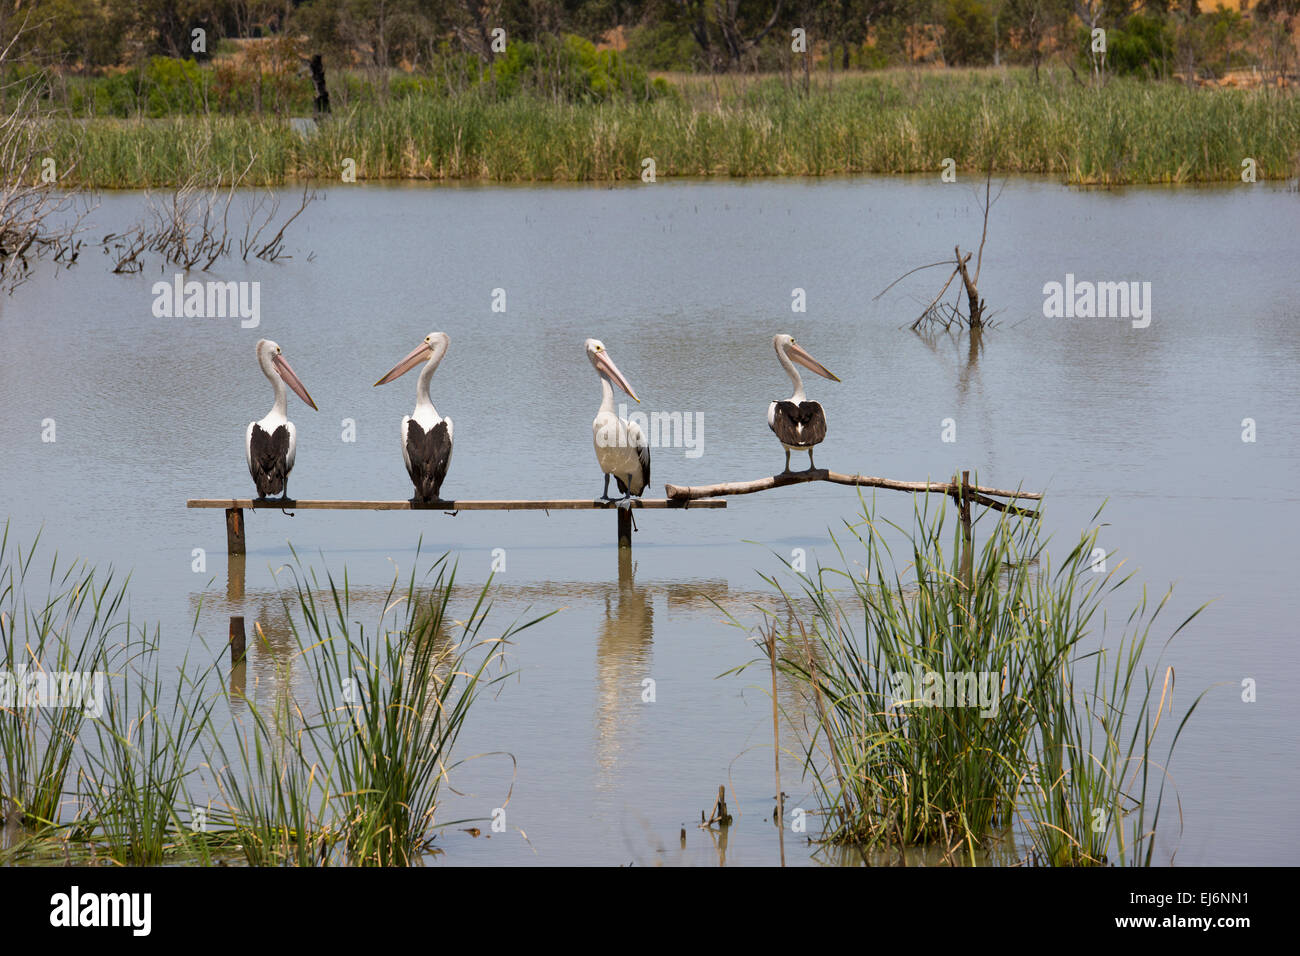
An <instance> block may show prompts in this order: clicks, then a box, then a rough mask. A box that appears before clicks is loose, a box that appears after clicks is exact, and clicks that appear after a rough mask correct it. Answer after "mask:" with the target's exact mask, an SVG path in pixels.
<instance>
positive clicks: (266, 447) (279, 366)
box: [244, 339, 319, 499]
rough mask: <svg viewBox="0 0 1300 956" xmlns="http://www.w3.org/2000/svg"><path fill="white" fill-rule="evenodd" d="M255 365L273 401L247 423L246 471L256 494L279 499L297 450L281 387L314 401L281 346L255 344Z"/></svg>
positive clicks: (286, 494) (285, 492) (286, 486)
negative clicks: (268, 383) (258, 418)
mask: <svg viewBox="0 0 1300 956" xmlns="http://www.w3.org/2000/svg"><path fill="white" fill-rule="evenodd" d="M257 364H258V365H260V366H262V374H263V375H265V376H266V377H267V378H268V379H270V380H271V385H272V387H274V388H275V404H274V405H272V406H271V410H270V411H269V412H267V414H266V417H265V418H263V419H262V420H261V421H256V422H249V423H248V431H247V432H246V433H245V435H244V456H245V457H246V458H247V459H248V473H249V474H250V475H252V476H253V482H254V483H255V484H256V485H257V497H259V498H270V497H271V496H273V495H279V496H280V497H281V498H282V499H283V498H288V497H289V472H291V471H293V460H294V456H295V454H296V453H297V451H298V432H297V429H295V428H294V427H293V422H291V421H289V418H288V416H287V414H286V412H287V406H288V402H289V398H288V393H287V392H286V391H285V388H284V387H285V386H286V385H288V386H289V387H290V388H291V389H293V391H294V394H295V395H297V396H298V397H299V398H301V399H302V400H303V401H304V402H306V403H307V404H308V405H310V406H311V407H312V408H314V409H315V408H316V403H315V402H313V401H312V400H311V396H310V395H308V394H307V389H306V388H304V387H303V384H302V382H301V381H299V380H298V376H297V375H295V374H294V371H293V369H291V368H290V367H289V363H288V362H287V361H285V358H284V356H283V355H282V354H280V346H278V345H276V344H275V343H274V342H272V341H270V340H269V339H262V340H261V341H259V342H258V343H257ZM316 410H317V411H319V409H316Z"/></svg>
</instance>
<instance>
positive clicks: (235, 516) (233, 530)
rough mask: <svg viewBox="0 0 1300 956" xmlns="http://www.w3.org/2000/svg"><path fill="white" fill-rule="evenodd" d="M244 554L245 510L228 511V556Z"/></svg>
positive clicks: (234, 509) (230, 509)
mask: <svg viewBox="0 0 1300 956" xmlns="http://www.w3.org/2000/svg"><path fill="white" fill-rule="evenodd" d="M243 553H244V509H243V508H227V509H226V554H243Z"/></svg>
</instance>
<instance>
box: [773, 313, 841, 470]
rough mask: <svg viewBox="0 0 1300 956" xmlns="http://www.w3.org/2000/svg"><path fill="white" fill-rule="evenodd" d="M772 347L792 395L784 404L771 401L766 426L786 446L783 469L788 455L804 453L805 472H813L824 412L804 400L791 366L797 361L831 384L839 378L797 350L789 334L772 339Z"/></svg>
mask: <svg viewBox="0 0 1300 956" xmlns="http://www.w3.org/2000/svg"><path fill="white" fill-rule="evenodd" d="M772 347H773V348H775V349H776V357H777V359H779V360H780V362H781V365H782V366H784V367H785V372H786V374H787V375H789V376H790V381H791V382H793V383H794V394H793V395H791V396H790V397H789V398H788V399H786V400H785V401H784V402H773V403H772V404H771V405H769V406H767V425H768V427H769V428H771V429H772V431H774V432H775V433H776V437H777V438H779V439H781V444H782V445H783V446H785V470H786V471H787V472H788V471H789V470H790V452H792V451H806V452H807V453H808V470H809V471H812V470H813V468H815V467H816V466H815V465H814V464H813V447H814V446H816V445H820V444H821V442H822V439H823V438H825V437H826V413H825V412H824V411H822V407H821V405H820V404H819V403H818V402H810V401H808V399H807V398H805V397H804V391H803V379H801V378H800V377H799V372H798V370H797V369H796V368H795V367H794V363H795V362H798V363H799V364H800V365H802V366H803V367H804V368H807V369H811V370H812V371H814V372H816V373H817V374H818V375H821V376H823V377H824V378H829V379H831V380H832V381H836V382H838V381H839V377H838V376H836V375H834V374H833V373H831V372H830V371H828V370H827V368H826V366H825V365H822V363H821V362H818V361H817V360H816V359H815V358H813V357H812V356H811V355H809V354H808V353H807V352H805V351H804V350H803V349H802V348H800V347H799V345H797V344H796V343H795V340H794V338H793V337H791V336H789V335H775V336H773V337H772ZM791 359H793V360H794V361H791ZM784 473H785V472H782V474H784Z"/></svg>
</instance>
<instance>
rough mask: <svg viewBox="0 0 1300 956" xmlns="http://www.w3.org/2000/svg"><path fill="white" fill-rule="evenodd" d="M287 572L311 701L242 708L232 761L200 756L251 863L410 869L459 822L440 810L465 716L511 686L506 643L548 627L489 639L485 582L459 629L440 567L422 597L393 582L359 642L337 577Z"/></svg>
mask: <svg viewBox="0 0 1300 956" xmlns="http://www.w3.org/2000/svg"><path fill="white" fill-rule="evenodd" d="M291 570H292V575H293V579H294V591H293V606H292V607H291V608H289V609H288V610H289V611H290V619H291V621H292V622H293V633H294V636H295V640H296V642H297V653H296V656H297V658H298V660H299V661H300V662H302V663H304V664H306V670H307V672H308V674H309V675H310V688H309V693H307V694H306V696H305V699H303V700H298V699H296V698H295V699H294V700H287V699H285V700H281V701H280V702H279V703H278V704H277V705H274V708H275V709H274V710H273V713H271V714H267V713H264V712H263V711H262V710H259V709H258V708H257V707H256V706H255V705H254V704H252V703H251V702H249V703H248V708H249V711H250V715H251V721H246V722H244V725H243V726H242V727H241V728H239V729H238V731H237V740H238V742H237V745H236V746H237V748H238V749H237V758H236V760H235V761H232V760H231V759H230V757H231V755H230V754H229V752H228V751H227V748H226V747H225V746H224V745H223V744H220V743H219V744H218V746H217V748H216V750H215V752H214V753H213V754H212V755H210V756H209V763H210V764H214V765H217V764H218V760H217V759H215V758H220V760H219V765H220V766H221V767H222V770H221V772H220V779H221V782H222V788H223V791H224V793H225V794H226V800H227V803H228V804H229V812H230V815H231V818H232V820H233V825H234V827H235V830H236V832H237V833H238V834H239V836H240V840H241V843H242V844H243V846H244V850H245V853H246V855H247V856H248V858H249V860H250V862H255V863H266V862H286V863H297V864H300V865H301V864H305V863H307V862H310V861H313V860H314V861H316V862H329V861H332V860H338V861H339V862H347V863H351V864H354V865H380V866H390V865H399V866H400V865H409V864H411V863H414V862H417V861H418V860H419V859H420V857H421V856H422V855H423V854H425V853H427V852H428V851H429V850H430V848H431V844H432V840H433V839H434V837H435V836H436V834H437V831H438V830H440V829H442V828H444V827H446V826H450V825H452V824H453V823H456V822H463V821H446V820H439V819H437V810H438V804H439V794H440V791H441V790H442V788H443V786H444V785H445V783H446V780H447V777H448V774H449V773H450V772H451V771H452V770H453V769H454V768H455V767H456V766H457V765H458V763H459V762H460V759H461V758H459V757H457V756H456V755H455V753H454V748H455V744H456V741H457V738H458V737H459V736H460V733H461V731H462V730H463V729H464V727H465V724H466V721H467V720H468V718H469V714H470V708H471V706H472V705H473V703H474V701H475V700H476V699H477V698H478V697H479V695H480V694H481V692H482V691H483V690H485V689H487V688H489V687H491V686H492V685H494V684H496V683H497V682H499V681H501V680H502V679H504V677H505V676H507V675H506V673H505V672H504V671H503V669H502V666H501V665H502V662H503V654H504V651H505V647H506V645H507V644H508V642H509V641H510V640H511V639H512V638H513V637H514V635H516V634H518V633H519V632H520V631H522V630H524V629H526V628H528V627H530V626H532V625H533V624H535V623H537V622H538V621H540V620H542V619H543V618H540V617H539V618H536V619H533V620H529V621H526V622H524V623H515V624H512V625H510V626H509V627H508V628H506V629H505V630H504V631H503V632H502V633H501V634H500V635H499V636H486V635H484V633H483V631H482V628H483V626H484V624H485V621H486V619H487V616H488V613H489V610H490V608H491V602H490V600H489V598H488V595H489V593H490V586H491V582H490V581H489V582H488V584H486V585H484V587H483V588H482V590H481V591H479V593H478V595H477V599H476V600H475V602H474V604H473V606H472V607H471V608H470V609H469V612H468V615H467V616H466V617H465V618H464V619H463V620H457V619H455V618H453V617H452V615H451V612H450V601H451V597H452V594H453V591H454V589H455V578H456V570H455V566H454V565H449V564H448V562H447V559H446V556H444V557H442V558H439V559H438V560H437V561H435V562H434V565H433V567H432V568H431V569H430V571H429V574H428V576H427V577H428V578H431V580H424V581H421V582H420V583H419V584H418V585H417V579H416V576H415V572H414V571H412V574H411V577H410V579H409V581H408V583H407V586H406V588H405V590H404V592H402V593H399V592H398V590H397V585H396V581H395V582H394V585H393V586H392V588H390V590H389V593H388V596H387V598H386V600H385V604H384V609H383V611H382V613H381V616H380V620H379V622H378V623H377V624H376V626H375V627H374V628H373V629H368V628H366V627H365V626H364V625H362V624H360V623H359V622H357V621H354V620H352V618H351V615H352V607H351V598H350V595H349V590H348V584H347V576H346V572H345V574H344V576H343V579H342V581H341V582H340V581H337V580H336V579H335V578H334V577H333V575H332V574H327V575H326V577H325V580H324V581H323V582H322V581H320V580H319V579H318V578H317V575H316V573H315V571H307V570H304V569H303V568H302V565H301V563H298V564H297V565H295V566H294V567H293V568H292V569H291ZM318 595H319V596H318ZM390 615H391V617H392V620H391V622H390V621H389V616H390ZM494 672H495V673H494ZM235 767H238V768H240V770H241V771H242V772H241V773H235V772H234V768H235ZM304 834H312V842H311V843H310V844H308V843H307V842H306V841H305V840H304V838H303V835H304ZM335 850H336V851H337V852H335V853H333V854H332V851H335Z"/></svg>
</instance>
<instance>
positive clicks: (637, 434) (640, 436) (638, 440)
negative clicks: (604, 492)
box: [614, 422, 650, 495]
mask: <svg viewBox="0 0 1300 956" xmlns="http://www.w3.org/2000/svg"><path fill="white" fill-rule="evenodd" d="M627 438H628V442H629V443H630V444H631V445H632V446H633V447H634V448H635V449H636V457H637V461H638V462H640V465H641V469H640V481H639V482H637V483H634V484H633V487H632V489H631V491H630V492H629V490H628V487H627V482H625V481H624V480H623V479H622V478H620V477H618V475H615V476H614V483H615V484H616V485H618V490H619V491H621V492H623V494H625V495H626V494H634V495H641V494H644V493H645V490H646V488H648V487H649V486H650V443H649V442H648V441H646V437H645V433H644V432H643V431H641V429H640V428H639V427H638V426H637V425H636V423H635V422H633V423H631V424H629V425H628V426H627Z"/></svg>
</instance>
